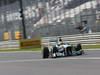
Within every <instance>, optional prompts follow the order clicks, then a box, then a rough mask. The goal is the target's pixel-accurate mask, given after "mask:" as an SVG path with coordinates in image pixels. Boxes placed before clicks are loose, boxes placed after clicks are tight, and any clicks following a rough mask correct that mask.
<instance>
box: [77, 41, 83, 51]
mask: <svg viewBox="0 0 100 75" xmlns="http://www.w3.org/2000/svg"><path fill="white" fill-rule="evenodd" d="M79 50H82V45H81V44H80V43H79V44H77V46H76V51H79Z"/></svg>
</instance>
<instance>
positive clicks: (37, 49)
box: [0, 48, 41, 52]
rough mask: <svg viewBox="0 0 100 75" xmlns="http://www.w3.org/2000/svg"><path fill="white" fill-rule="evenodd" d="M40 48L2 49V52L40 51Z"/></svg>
mask: <svg viewBox="0 0 100 75" xmlns="http://www.w3.org/2000/svg"><path fill="white" fill-rule="evenodd" d="M40 50H41V49H40V48H36V49H32V48H31V49H0V52H10V51H40Z"/></svg>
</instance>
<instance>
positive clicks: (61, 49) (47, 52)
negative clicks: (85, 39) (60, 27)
mask: <svg viewBox="0 0 100 75" xmlns="http://www.w3.org/2000/svg"><path fill="white" fill-rule="evenodd" d="M82 54H84V51H83V50H82V46H81V44H80V43H78V44H76V45H71V44H69V43H64V42H63V41H62V39H61V37H60V38H59V39H58V42H57V44H56V45H54V46H51V47H47V46H45V47H43V58H56V57H65V56H73V55H82Z"/></svg>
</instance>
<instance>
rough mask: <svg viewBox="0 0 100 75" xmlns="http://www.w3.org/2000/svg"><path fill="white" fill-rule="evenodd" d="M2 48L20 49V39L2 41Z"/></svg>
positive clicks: (0, 42)
mask: <svg viewBox="0 0 100 75" xmlns="http://www.w3.org/2000/svg"><path fill="white" fill-rule="evenodd" d="M0 49H19V41H18V40H10V41H0Z"/></svg>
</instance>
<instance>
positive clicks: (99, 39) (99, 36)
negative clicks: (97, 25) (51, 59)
mask: <svg viewBox="0 0 100 75" xmlns="http://www.w3.org/2000/svg"><path fill="white" fill-rule="evenodd" d="M57 37H59V36H54V37H44V38H43V40H42V44H43V45H51V44H54V42H51V43H50V41H51V40H56V39H57ZM61 37H62V38H63V40H64V42H69V43H71V44H74V43H82V44H100V33H92V34H76V35H64V36H61Z"/></svg>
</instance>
